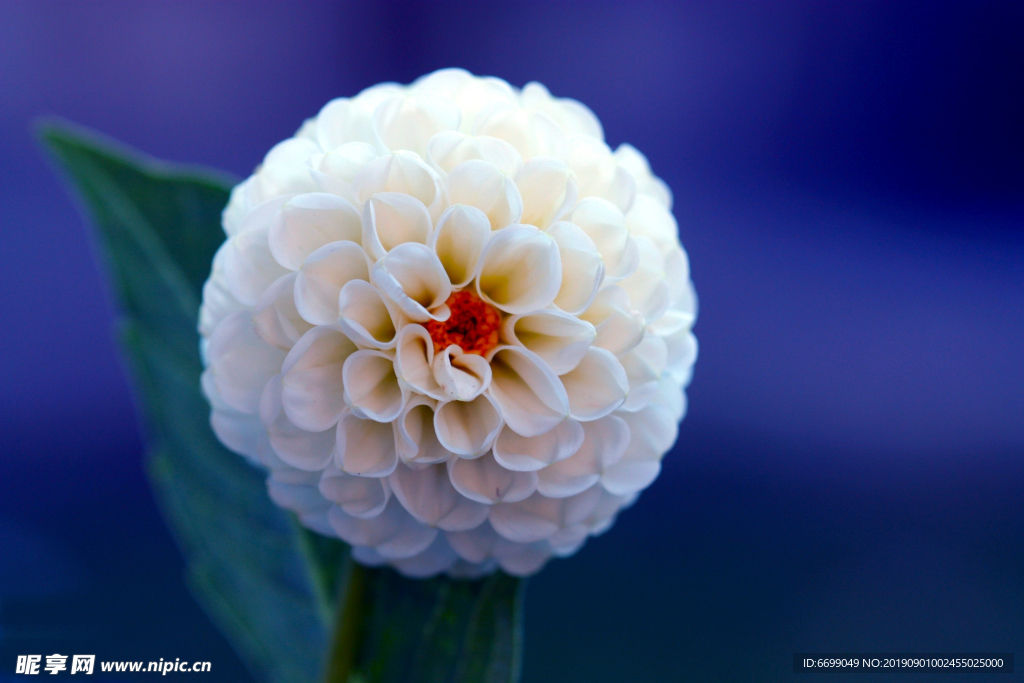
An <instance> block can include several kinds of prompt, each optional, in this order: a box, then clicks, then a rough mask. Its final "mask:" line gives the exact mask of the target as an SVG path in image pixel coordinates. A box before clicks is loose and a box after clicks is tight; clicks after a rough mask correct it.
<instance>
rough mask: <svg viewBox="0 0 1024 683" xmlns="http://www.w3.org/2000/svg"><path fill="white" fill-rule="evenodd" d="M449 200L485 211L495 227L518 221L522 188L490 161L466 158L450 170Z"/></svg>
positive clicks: (497, 228)
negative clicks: (520, 189)
mask: <svg viewBox="0 0 1024 683" xmlns="http://www.w3.org/2000/svg"><path fill="white" fill-rule="evenodd" d="M448 200H449V201H450V202H451V203H452V204H465V205H467V206H475V207H476V208H478V209H480V210H481V211H483V212H484V213H485V214H486V215H487V218H488V220H490V222H491V229H492V230H499V229H501V228H504V227H505V226H506V225H511V224H513V223H518V222H519V218H520V216H522V215H523V200H522V197H520V196H519V188H517V187H516V184H515V183H514V182H513V181H512V178H511V177H509V176H508V175H506V174H505V173H503V172H502V171H501V169H499V168H498V167H497V166H495V165H494V164H492V163H489V162H487V161H480V160H470V161H464V162H462V163H461V164H459V165H458V166H456V167H455V168H453V169H452V170H451V171H450V172H449V173H448Z"/></svg>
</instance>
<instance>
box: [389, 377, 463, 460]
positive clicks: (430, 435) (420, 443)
mask: <svg viewBox="0 0 1024 683" xmlns="http://www.w3.org/2000/svg"><path fill="white" fill-rule="evenodd" d="M434 408H435V402H434V401H433V400H432V399H430V398H427V397H426V396H421V395H419V394H413V395H412V396H411V397H410V398H409V401H408V403H406V404H405V408H404V409H403V410H402V414H401V415H399V416H398V420H396V422H395V429H396V432H395V434H396V436H395V438H396V439H397V443H398V457H400V458H401V459H402V462H404V463H406V464H413V465H433V464H435V463H439V462H445V461H447V460H448V459H449V458H451V457H452V454H451V452H450V451H449V450H448V449H446V448H445V447H444V446H442V445H441V442H440V441H438V439H437V433H436V432H435V431H434Z"/></svg>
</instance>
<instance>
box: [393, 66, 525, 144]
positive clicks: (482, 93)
mask: <svg viewBox="0 0 1024 683" xmlns="http://www.w3.org/2000/svg"><path fill="white" fill-rule="evenodd" d="M409 90H410V91H412V92H414V93H416V94H428V95H436V96H438V97H444V98H447V99H450V100H452V101H453V102H455V103H456V104H457V105H458V106H459V109H460V110H461V111H462V129H463V130H466V131H469V130H472V129H473V121H474V119H475V118H476V114H477V112H479V111H480V109H481V108H482V107H485V106H487V105H488V104H492V103H494V102H505V103H508V104H511V103H514V102H516V101H517V100H518V93H517V92H515V91H514V90H513V89H512V87H511V86H510V85H509V84H508V83H506V82H505V81H503V80H501V79H500V78H494V77H483V78H480V77H478V76H473V75H472V74H470V73H469V72H468V71H466V70H464V69H440V70H438V71H435V72H433V73H430V74H427V75H426V76H422V77H420V78H418V79H416V81H415V82H414V83H413V84H412V85H410V86H409Z"/></svg>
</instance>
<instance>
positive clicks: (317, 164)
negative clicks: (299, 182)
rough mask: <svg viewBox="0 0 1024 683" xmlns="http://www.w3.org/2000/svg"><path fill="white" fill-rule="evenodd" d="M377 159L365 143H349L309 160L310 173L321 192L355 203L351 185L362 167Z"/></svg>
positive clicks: (371, 148)
mask: <svg viewBox="0 0 1024 683" xmlns="http://www.w3.org/2000/svg"><path fill="white" fill-rule="evenodd" d="M376 158H377V150H376V149H374V147H373V145H370V144H368V143H365V142H349V143H346V144H344V145H341V146H340V147H338V148H337V149H334V150H333V151H330V152H327V153H326V154H314V155H313V156H311V157H310V158H309V162H308V163H309V168H310V173H312V175H313V180H315V181H316V184H317V187H319V188H320V190H321V191H322V192H329V193H331V194H336V195H338V196H339V197H342V198H344V199H347V200H348V201H350V202H354V201H356V198H355V194H354V193H353V192H352V183H353V182H354V181H355V179H356V175H358V173H359V171H361V170H362V169H363V167H364V166H366V165H367V164H369V163H370V162H371V161H373V160H374V159H376Z"/></svg>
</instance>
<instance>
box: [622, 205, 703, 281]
mask: <svg viewBox="0 0 1024 683" xmlns="http://www.w3.org/2000/svg"><path fill="white" fill-rule="evenodd" d="M626 225H627V226H628V227H629V232H630V233H632V234H633V235H634V236H635V237H646V238H647V239H649V240H651V241H652V242H654V244H655V245H656V246H657V247H658V250H659V251H660V252H661V253H663V254H665V253H668V251H669V250H671V249H673V248H678V246H679V225H678V224H677V223H676V219H675V218H674V217H673V216H672V213H671V212H670V211H669V210H668V209H666V208H665V206H664V205H663V204H662V203H661V202H659V201H658V200H656V199H654V198H653V197H647V196H644V195H640V196H638V197H637V198H636V201H635V202H634V203H633V208H631V209H630V210H629V213H627V214H626ZM682 275H683V277H686V278H688V277H689V269H688V268H687V270H686V272H684V273H682Z"/></svg>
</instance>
